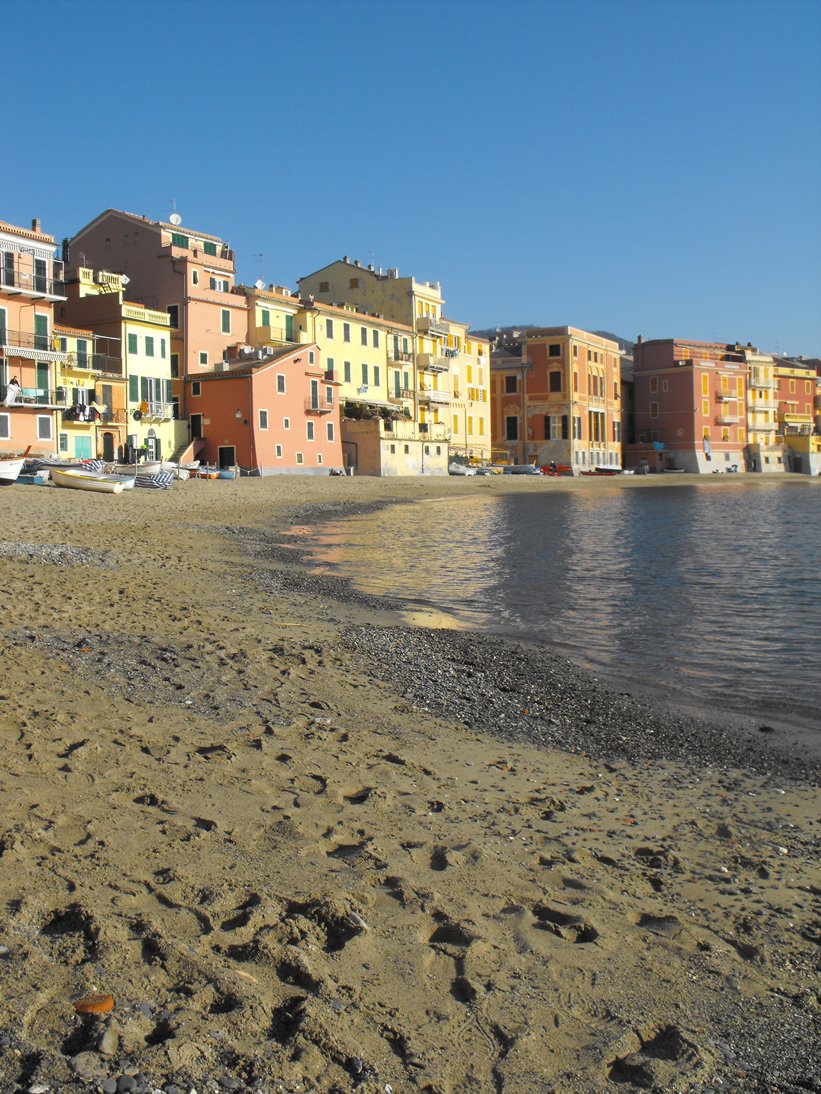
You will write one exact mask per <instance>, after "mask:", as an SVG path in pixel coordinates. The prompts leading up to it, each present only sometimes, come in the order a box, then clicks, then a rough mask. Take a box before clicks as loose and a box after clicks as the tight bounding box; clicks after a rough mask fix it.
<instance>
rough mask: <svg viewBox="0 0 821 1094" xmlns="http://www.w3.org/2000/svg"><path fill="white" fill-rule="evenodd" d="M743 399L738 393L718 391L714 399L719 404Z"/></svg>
mask: <svg viewBox="0 0 821 1094" xmlns="http://www.w3.org/2000/svg"><path fill="white" fill-rule="evenodd" d="M743 398H744V396H743V395H739V394H738V392H734V393H731V392H729V391H718V392H716V399H717V400H718V401H719V402H720V403H729V402H735V401H736V400H737V399H743Z"/></svg>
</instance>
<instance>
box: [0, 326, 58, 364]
mask: <svg viewBox="0 0 821 1094" xmlns="http://www.w3.org/2000/svg"><path fill="white" fill-rule="evenodd" d="M52 345H53V343H52V339H51V337H50V336H49V335H48V334H34V333H33V332H32V331H27V330H11V328H9V327H2V326H0V349H3V350H4V351H5V355H6V357H26V358H28V359H29V360H32V361H65V359H66V356H67V354H66V352H65V350H55V349H53V348H52Z"/></svg>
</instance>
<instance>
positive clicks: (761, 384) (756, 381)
mask: <svg viewBox="0 0 821 1094" xmlns="http://www.w3.org/2000/svg"><path fill="white" fill-rule="evenodd" d="M746 358H747V448H746V450H745V457H746V464H747V470H748V471H762V472H765V473H769V474H771V473H773V472H778V471H782V472H783V471H784V470H786V468H785V465H784V446H783V443H782V441H781V439H780V438H779V436H778V393H777V388H776V382H775V361H774V359H773V357H772V355H771V354H769V353H759V352H758V351H757V350H755V349H753V348H752V347H748V349H747V351H746Z"/></svg>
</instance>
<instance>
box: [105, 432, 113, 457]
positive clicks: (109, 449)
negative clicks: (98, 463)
mask: <svg viewBox="0 0 821 1094" xmlns="http://www.w3.org/2000/svg"><path fill="white" fill-rule="evenodd" d="M103 459H104V460H105V462H106V463H113V462H114V434H113V433H103Z"/></svg>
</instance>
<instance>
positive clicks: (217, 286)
mask: <svg viewBox="0 0 821 1094" xmlns="http://www.w3.org/2000/svg"><path fill="white" fill-rule="evenodd" d="M208 285H209V287H210V288H212V289H214V290H215V292H228V279H227V278H225V277H211V278H209V279H208Z"/></svg>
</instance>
